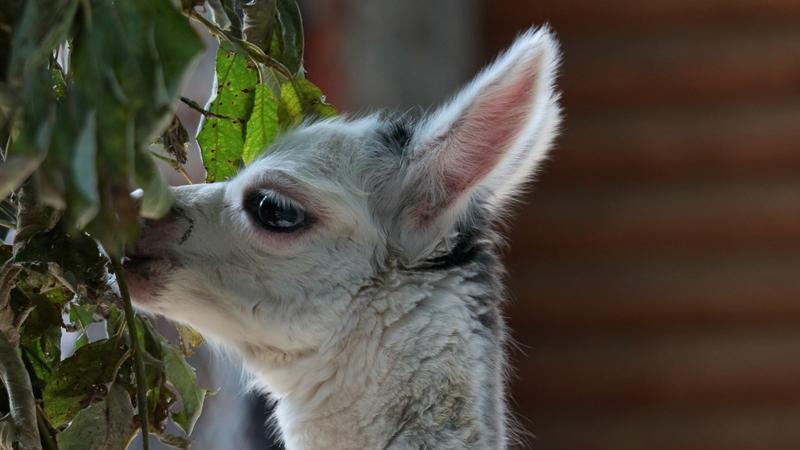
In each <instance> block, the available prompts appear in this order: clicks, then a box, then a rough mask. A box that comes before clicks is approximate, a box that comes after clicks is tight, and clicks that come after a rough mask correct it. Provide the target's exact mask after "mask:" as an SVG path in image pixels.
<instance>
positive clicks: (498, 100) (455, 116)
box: [127, 30, 559, 364]
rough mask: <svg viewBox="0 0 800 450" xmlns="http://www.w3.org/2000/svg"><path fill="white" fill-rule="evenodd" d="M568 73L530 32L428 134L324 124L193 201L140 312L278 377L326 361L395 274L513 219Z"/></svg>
mask: <svg viewBox="0 0 800 450" xmlns="http://www.w3.org/2000/svg"><path fill="white" fill-rule="evenodd" d="M557 64H558V51H557V45H556V43H555V41H554V38H553V37H552V36H551V34H550V33H549V32H548V31H547V30H538V31H529V32H527V33H525V34H523V35H522V36H520V37H519V38H518V40H517V41H516V42H515V44H514V45H513V46H512V47H511V48H510V49H509V50H508V51H507V52H505V53H504V54H502V55H501V56H500V57H499V58H498V59H497V61H496V62H494V63H493V64H492V65H491V66H489V67H488V68H487V69H485V70H484V71H483V72H481V73H480V74H479V75H478V76H477V77H476V78H475V79H474V80H473V81H472V82H471V83H470V84H469V85H467V86H466V88H464V89H463V90H462V91H461V92H460V93H459V94H458V95H456V96H455V97H454V98H453V100H452V101H450V102H448V103H447V104H445V105H444V106H442V107H440V108H439V109H438V110H436V111H435V112H433V113H432V114H430V115H428V116H427V117H425V118H423V119H421V120H418V121H415V122H413V123H408V121H403V120H389V119H385V118H383V117H381V116H377V115H376V116H370V117H367V118H362V119H358V120H345V119H333V120H328V121H323V122H318V123H313V124H310V125H308V126H305V127H302V128H299V129H297V130H294V131H292V132H290V133H287V134H286V135H284V136H282V137H280V138H279V139H278V140H277V141H276V143H275V144H274V145H273V146H271V147H270V148H269V149H268V151H266V152H265V154H264V156H263V157H261V158H260V159H259V160H257V161H256V162H254V163H252V164H251V165H250V166H248V167H247V168H246V169H244V170H243V171H242V172H241V173H240V174H238V175H237V176H236V177H235V178H234V179H232V180H230V181H227V182H221V183H214V184H204V185H192V186H185V187H179V188H177V189H176V190H175V192H176V204H175V206H174V208H173V211H172V213H171V214H170V215H169V216H168V217H167V218H165V219H162V220H160V221H157V222H151V223H149V224H147V225H146V226H145V228H144V230H143V233H142V238H141V239H140V241H139V243H138V244H137V245H136V248H135V249H133V251H132V252H131V254H130V260H129V261H128V263H127V265H128V272H129V274H130V275H129V279H130V284H131V290H132V294H133V298H134V301H135V302H136V303H137V304H138V306H139V307H141V308H143V309H146V310H149V311H152V312H155V313H159V314H163V315H165V316H167V317H169V318H172V319H175V320H178V321H183V322H186V323H189V324H190V325H193V326H194V327H196V328H197V329H199V330H200V331H202V332H204V333H206V334H208V335H210V336H213V337H216V338H217V339H219V340H221V341H223V342H226V343H228V344H231V345H233V346H236V347H239V348H240V349H243V351H245V352H259V353H260V354H265V353H268V354H272V355H273V356H274V358H275V359H274V361H273V363H275V364H280V362H281V361H284V362H285V359H286V358H291V357H292V355H303V354H308V353H309V352H314V351H315V350H316V349H318V348H320V346H322V345H324V344H325V343H326V342H328V341H329V340H330V339H331V338H332V336H334V335H336V333H338V332H340V331H341V330H343V329H346V328H347V327H348V326H349V324H351V323H352V322H354V321H355V318H354V317H353V315H354V314H356V311H357V305H355V304H354V303H356V299H360V300H359V301H361V302H363V301H365V300H364V298H363V297H364V296H363V295H362V293H363V292H364V290H366V289H381V283H382V281H381V280H382V279H383V278H384V276H385V275H386V273H387V272H389V271H397V270H400V271H402V270H405V269H414V268H420V267H424V266H425V264H426V263H427V262H429V261H430V260H431V259H433V258H437V257H441V256H442V254H443V253H447V252H448V251H449V250H450V246H451V238H452V237H453V236H454V235H456V234H457V233H458V232H459V230H460V229H461V227H463V226H464V225H465V224H470V223H475V222H482V223H491V222H492V220H493V219H494V218H496V217H498V216H500V215H502V214H503V213H504V212H505V210H506V209H507V208H508V206H509V202H510V201H511V200H512V199H513V198H514V196H515V194H516V193H518V192H519V189H520V187H521V186H523V185H524V183H525V182H526V180H528V179H529V176H530V175H531V173H532V172H533V171H534V169H535V167H536V166H537V164H538V163H539V162H540V161H541V160H542V159H543V158H544V156H545V153H546V151H547V149H548V147H549V146H550V144H551V141H552V139H553V137H554V134H555V132H556V128H557V126H558V121H559V108H558V105H557V95H556V94H555V92H554V88H553V80H554V72H555V69H556V66H557ZM421 270H422V269H421ZM367 301H368V300H367Z"/></svg>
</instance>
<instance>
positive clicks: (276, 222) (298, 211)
mask: <svg viewBox="0 0 800 450" xmlns="http://www.w3.org/2000/svg"><path fill="white" fill-rule="evenodd" d="M246 208H247V210H248V212H249V213H250V214H251V215H252V216H253V217H254V218H255V219H256V220H257V221H258V223H259V224H260V225H261V226H263V227H264V228H266V229H267V230H269V231H273V232H276V233H289V232H292V231H295V230H298V229H299V228H302V227H303V226H304V225H305V224H306V213H305V211H304V210H303V208H302V207H301V206H300V205H298V204H297V203H295V202H294V201H292V200H291V199H289V198H287V197H284V196H283V195H281V194H279V193H277V192H275V191H272V190H264V191H259V192H256V193H255V194H253V195H252V196H251V197H250V198H249V199H248V200H247V201H246Z"/></svg>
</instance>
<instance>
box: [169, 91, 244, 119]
mask: <svg viewBox="0 0 800 450" xmlns="http://www.w3.org/2000/svg"><path fill="white" fill-rule="evenodd" d="M181 102H183V104H185V105H186V106H188V107H189V108H192V109H193V110H195V111H197V112H199V113H200V114H202V115H204V116H209V117H216V118H218V119H226V120H233V118H231V117H228V116H223V115H222V114H217V113H215V112H211V111H209V110H207V109H203V107H202V106H200V105H198V104H197V102H196V101H194V100H192V99H190V98H187V97H181Z"/></svg>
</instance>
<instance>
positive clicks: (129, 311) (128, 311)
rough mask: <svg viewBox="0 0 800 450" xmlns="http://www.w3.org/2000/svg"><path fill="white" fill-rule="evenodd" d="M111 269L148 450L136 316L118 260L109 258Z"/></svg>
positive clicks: (143, 381)
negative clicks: (121, 306)
mask: <svg viewBox="0 0 800 450" xmlns="http://www.w3.org/2000/svg"><path fill="white" fill-rule="evenodd" d="M110 259H111V268H112V270H113V271H114V275H116V277H117V284H118V285H119V293H120V295H121V296H122V302H123V304H124V305H125V321H126V322H127V325H128V334H129V335H130V338H131V348H133V356H134V362H135V363H136V406H137V407H138V409H139V426H140V427H141V429H142V448H143V449H144V450H150V440H149V435H150V433H149V431H148V421H147V379H146V378H145V376H144V355H143V353H142V346H141V345H140V344H139V330H138V329H136V314H135V313H134V312H133V304H132V303H131V295H130V293H129V292H128V283H127V281H125V272H124V271H123V269H122V265H121V264H120V260H119V258H117V257H114V256H111V258H110Z"/></svg>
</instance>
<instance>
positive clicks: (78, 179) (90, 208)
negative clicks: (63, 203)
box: [72, 111, 100, 229]
mask: <svg viewBox="0 0 800 450" xmlns="http://www.w3.org/2000/svg"><path fill="white" fill-rule="evenodd" d="M96 135H97V131H96V125H95V114H94V111H91V112H89V113H88V114H87V115H86V118H85V121H84V124H83V129H81V132H80V134H79V135H78V141H77V142H76V144H75V151H74V153H73V155H72V179H73V180H75V186H76V187H77V189H76V191H77V193H78V194H79V195H80V200H81V201H80V204H82V205H84V206H83V207H82V208H81V209H80V210H79V211H77V212H76V216H77V217H76V219H75V220H76V225H75V226H76V228H78V229H81V228H84V227H85V226H86V225H87V224H88V223H89V222H90V221H91V220H92V219H93V218H94V216H95V215H97V211H98V210H99V209H100V194H98V192H97V165H96V160H97V140H96ZM75 203H76V202H73V204H72V206H73V208H74V207H75Z"/></svg>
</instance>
